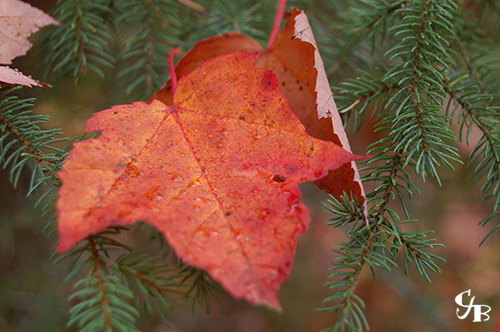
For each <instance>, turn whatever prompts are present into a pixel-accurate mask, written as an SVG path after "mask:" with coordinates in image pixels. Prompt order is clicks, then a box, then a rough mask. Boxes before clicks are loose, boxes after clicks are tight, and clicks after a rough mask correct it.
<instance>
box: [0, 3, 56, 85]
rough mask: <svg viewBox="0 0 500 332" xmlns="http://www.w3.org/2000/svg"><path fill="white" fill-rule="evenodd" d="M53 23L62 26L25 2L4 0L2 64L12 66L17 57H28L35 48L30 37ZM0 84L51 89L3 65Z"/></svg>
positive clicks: (0, 44)
mask: <svg viewBox="0 0 500 332" xmlns="http://www.w3.org/2000/svg"><path fill="white" fill-rule="evenodd" d="M50 24H54V25H61V24H60V23H59V22H57V21H56V20H55V19H53V18H52V17H50V16H49V15H47V14H45V13H44V12H43V11H41V10H40V9H38V8H35V7H32V6H31V5H29V4H27V3H25V2H22V1H19V0H2V1H0V64H4V65H8V64H11V63H12V60H13V59H14V58H16V57H18V56H22V55H25V54H26V52H27V51H28V50H29V49H30V48H31V46H32V44H31V43H30V42H29V40H28V37H29V36H31V34H33V33H35V32H37V31H38V30H39V29H40V28H41V27H44V26H46V25H50ZM0 81H2V82H5V83H9V84H19V85H24V86H28V87H31V86H45V87H47V86H50V85H48V84H45V83H41V82H39V81H37V80H34V79H32V78H31V77H29V76H25V75H23V74H22V73H21V72H19V71H17V70H13V69H11V68H9V67H6V66H0Z"/></svg>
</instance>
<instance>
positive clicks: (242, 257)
mask: <svg viewBox="0 0 500 332" xmlns="http://www.w3.org/2000/svg"><path fill="white" fill-rule="evenodd" d="M256 60H257V54H256V53H247V52H236V53H232V54H228V55H225V56H220V57H217V58H215V59H213V60H211V61H208V62H205V63H204V64H203V65H202V66H200V67H199V68H197V69H195V70H194V71H192V72H191V73H190V74H188V75H186V76H184V77H183V78H182V79H181V80H180V81H179V84H178V86H177V90H176V93H175V95H174V98H173V106H171V107H169V106H166V105H165V104H163V103H161V102H160V101H153V102H152V103H151V104H146V103H142V102H137V103H134V104H132V105H122V106H115V107H113V108H111V109H109V110H105V111H102V112H99V113H96V114H95V115H94V116H93V117H92V118H91V119H89V120H88V121H87V126H86V129H85V130H86V131H96V130H99V131H101V133H102V134H101V136H100V137H98V138H97V139H89V140H87V141H84V142H79V143H76V144H75V147H74V148H73V150H72V151H71V152H70V156H69V159H68V160H67V161H66V162H65V163H64V164H63V167H62V171H61V172H59V173H58V176H59V178H60V179H61V181H62V186H61V189H60V191H59V200H58V203H57V210H58V212H57V213H58V231H59V234H60V240H59V244H58V250H59V251H60V252H64V251H66V250H68V249H69V248H71V247H72V246H73V245H74V244H75V243H77V242H78V241H80V240H82V239H84V238H85V237H87V236H88V235H91V234H93V233H96V232H98V231H100V230H102V229H104V228H106V227H108V226H119V225H126V224H130V223H133V222H135V221H137V220H141V221H145V222H147V223H150V224H152V225H153V226H154V227H156V228H157V229H158V230H159V231H161V232H162V233H163V234H164V235H165V237H166V239H167V241H168V242H169V244H170V245H171V246H172V247H173V248H174V250H175V251H176V253H177V255H178V256H179V257H180V258H182V260H183V261H184V262H185V263H187V264H189V265H192V266H195V267H198V268H201V269H204V270H206V271H207V272H208V273H209V274H210V275H211V276H212V277H213V278H214V279H215V280H217V281H219V282H220V283H221V284H222V285H223V286H224V287H225V289H226V290H228V291H229V293H231V294H232V295H233V296H234V297H236V298H245V299H246V300H248V301H249V302H250V303H253V304H265V305H267V306H270V307H272V308H275V309H280V304H279V301H278V295H277V292H278V289H279V286H280V284H281V283H282V282H283V281H285V280H286V279H287V278H288V276H289V273H290V269H291V264H292V261H293V256H294V251H295V246H296V238H297V237H298V236H299V235H300V234H302V233H303V232H304V231H305V230H306V228H307V225H308V223H309V216H308V209H307V207H305V206H304V205H303V204H302V203H301V202H300V201H299V197H300V195H301V194H300V191H299V188H298V183H301V182H304V181H312V180H316V179H319V178H321V177H323V176H325V175H326V174H327V172H328V170H331V169H335V168H338V167H340V166H341V165H342V164H344V163H346V162H350V161H352V160H354V159H357V157H355V156H353V155H352V154H351V153H350V152H348V151H346V150H344V149H342V148H340V147H339V146H337V145H335V144H334V143H332V142H326V141H322V140H318V139H315V138H313V137H311V136H309V135H307V134H306V132H305V129H304V127H303V126H302V124H301V123H300V121H299V120H298V119H297V117H296V116H295V115H294V114H293V113H292V112H291V110H290V108H289V107H288V105H287V103H286V101H285V99H284V98H283V95H282V94H281V93H280V90H279V82H278V80H277V78H276V75H275V74H274V73H273V72H271V71H270V70H267V69H256V68H255V63H256Z"/></svg>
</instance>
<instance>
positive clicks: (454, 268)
mask: <svg viewBox="0 0 500 332" xmlns="http://www.w3.org/2000/svg"><path fill="white" fill-rule="evenodd" d="M30 3H32V4H33V5H34V6H37V7H38V8H41V9H44V10H46V11H48V10H49V9H50V8H52V7H53V6H54V4H55V3H54V1H51V0H39V1H30ZM299 5H300V4H299ZM303 5H304V6H306V7H308V8H309V10H308V11H307V14H308V15H309V16H310V17H311V16H314V15H319V13H316V12H315V10H314V8H315V1H305V2H304V3H303ZM302 8H304V7H302ZM270 16H272V15H270ZM271 23H272V22H271ZM269 26H270V23H266V24H264V27H263V31H267V30H265V29H267V27H269ZM493 37H494V38H497V37H495V36H493ZM37 38H38V36H37V35H35V36H33V38H31V40H32V41H33V43H34V44H35V45H36V42H37V40H38V39H37ZM326 40H327V39H326V38H325V39H321V38H320V39H319V45H320V50H321V45H322V42H326ZM36 61H37V60H36V55H35V53H34V51H30V53H29V54H28V55H27V56H25V57H22V58H19V59H17V60H16V61H15V62H14V66H16V67H18V68H19V69H20V70H21V71H23V72H27V73H32V72H34V68H35V65H36ZM330 61H331V60H330ZM33 76H34V77H35V78H36V74H34V75H33ZM166 77H167V73H165V78H166ZM332 84H334V83H332ZM23 93H24V94H25V95H26V96H36V97H37V98H38V100H37V102H36V105H35V107H34V109H33V110H34V112H35V113H37V114H47V115H50V116H51V119H50V121H49V122H48V123H47V126H49V127H51V128H53V127H59V128H62V129H63V131H64V135H65V136H68V137H72V136H74V135H80V134H81V133H83V128H84V125H85V120H86V119H88V118H89V117H90V116H91V115H92V114H93V113H94V112H97V111H100V110H103V109H106V108H107V107H109V106H110V105H115V104H121V103H128V102H130V101H132V100H131V97H130V96H128V95H126V94H125V93H124V92H123V91H120V89H119V88H118V87H117V85H116V84H115V82H113V80H102V79H100V78H99V77H97V76H95V75H93V74H92V73H89V74H88V75H87V76H85V77H84V78H82V79H81V80H80V81H79V82H78V84H74V82H73V81H72V80H69V79H68V80H67V81H58V82H57V83H55V84H54V87H53V88H52V89H50V90H43V91H42V90H41V89H33V90H29V89H24V90H23ZM473 134H474V132H473ZM473 136H474V135H473ZM376 139H377V137H376V136H375V134H374V133H373V128H372V127H371V124H370V122H369V121H367V122H365V124H364V125H363V127H362V129H361V131H360V132H358V133H356V134H354V135H350V140H351V144H352V146H353V150H354V152H355V153H357V154H364V153H365V152H366V150H367V146H368V145H369V144H370V143H371V142H373V141H375V140H376ZM458 147H459V149H460V153H461V154H462V155H463V156H466V155H467V154H468V152H470V147H468V146H466V145H459V146H458ZM454 167H455V172H452V171H450V170H449V169H443V170H442V171H441V173H440V174H441V175H442V185H441V186H439V185H438V184H437V183H436V181H434V180H433V179H427V181H426V182H425V183H418V186H419V188H420V189H421V191H422V194H416V195H415V196H414V198H413V200H411V201H409V212H410V215H411V216H413V217H414V218H416V219H418V222H416V223H413V224H412V225H411V227H413V229H415V230H421V231H424V230H428V229H432V230H435V233H434V237H435V238H436V239H437V242H440V243H443V244H444V247H443V248H438V249H436V250H435V251H434V253H436V254H438V255H440V256H442V257H443V258H445V259H446V262H441V263H439V266H440V267H441V268H442V270H443V271H442V273H440V274H431V278H432V283H428V282H427V281H425V279H424V278H422V277H420V275H419V274H418V273H417V271H415V270H412V269H410V274H409V275H408V276H407V275H405V274H404V271H403V269H394V270H393V271H392V272H391V273H387V272H384V271H377V280H374V279H373V276H372V275H371V273H370V272H369V271H368V270H367V269H365V271H364V273H363V274H362V276H361V282H360V283H359V288H358V295H360V296H361V298H363V300H364V301H365V303H366V309H365V312H366V315H367V318H368V321H369V323H370V327H371V330H372V331H383V332H391V331H408V332H412V331H415V332H416V331H419V332H422V331H429V332H431V331H433V332H434V331H436V332H437V331H463V332H467V331H485V332H498V331H500V254H499V249H500V242H499V234H500V233H499V232H496V233H494V234H493V235H492V236H490V237H489V239H488V240H487V241H486V242H485V243H484V244H483V245H482V246H479V243H480V242H481V240H482V239H483V238H484V236H485V235H486V234H487V233H488V232H489V230H490V229H491V227H492V226H493V225H494V224H497V223H498V222H499V220H498V217H497V218H496V219H494V220H492V221H491V223H490V224H489V225H488V226H486V227H484V228H483V227H480V226H478V225H477V224H478V222H479V221H481V220H482V219H483V218H485V217H486V216H488V215H489V214H490V212H491V209H492V205H491V202H488V201H482V200H481V195H480V189H479V186H478V185H474V184H473V181H472V169H471V168H470V167H467V165H460V164H454ZM29 180H30V178H29V174H27V173H26V174H24V176H23V177H22V178H21V180H20V183H19V185H18V186H17V188H13V187H12V186H11V184H10V183H9V170H8V169H5V170H0V185H1V187H0V188H1V190H0V331H1V332H13V331H23V332H24V331H26V332H28V331H73V330H75V329H74V328H72V327H67V326H66V322H67V320H68V310H69V304H68V302H67V297H68V296H69V294H70V291H71V287H70V286H69V285H67V284H65V283H64V281H63V279H64V277H65V276H66V268H67V266H65V265H64V264H60V265H55V264H54V263H53V260H52V259H51V255H52V248H53V247H54V244H55V243H56V241H57V239H56V238H55V236H51V237H49V236H47V235H45V234H44V233H43V228H44V226H45V225H46V223H47V221H48V219H49V218H50V216H42V215H41V212H42V210H41V208H35V207H34V206H33V205H34V200H32V199H26V197H25V194H26V191H27V190H26V188H27V187H28V184H29ZM301 188H302V191H303V195H304V197H303V202H304V203H305V204H306V205H307V206H308V207H309V208H310V209H311V226H310V229H309V230H308V232H307V233H306V234H305V235H304V236H302V237H301V238H300V239H299V241H298V247H297V254H296V258H295V263H294V268H293V271H292V274H291V277H290V280H289V281H288V282H287V283H285V284H284V285H283V287H282V290H281V291H280V299H281V301H282V305H283V309H284V311H283V313H276V312H273V311H270V310H268V309H266V308H256V307H252V306H250V305H248V304H247V303H245V302H243V301H236V300H234V299H232V298H231V297H230V296H228V295H221V296H220V297H219V300H220V304H219V303H217V302H215V301H213V303H212V305H211V312H210V314H207V313H206V312H205V311H204V309H203V308H196V309H195V311H194V313H193V312H192V311H191V310H190V309H183V308H180V307H179V308H177V312H176V313H168V315H169V317H170V319H171V327H170V328H168V327H166V326H165V325H164V324H163V323H162V322H161V320H160V319H159V315H153V316H151V317H149V321H148V322H144V323H143V325H142V326H141V330H142V331H151V332H160V331H172V332H225V331H228V332H233V331H234V332H261V331H262V332H274V331H276V332H309V331H311V332H312V331H319V330H321V329H324V328H326V327H328V326H331V325H332V324H333V322H334V320H335V313H334V312H329V311H327V312H321V311H317V310H316V309H317V308H321V307H322V306H324V305H323V304H322V300H323V299H324V298H325V297H326V296H328V294H329V292H330V290H329V289H328V288H326V287H324V286H323V284H324V283H325V282H328V280H329V279H328V273H327V272H328V271H327V270H328V268H329V267H330V266H331V263H332V262H333V260H334V259H335V257H336V254H335V253H334V252H332V250H331V248H332V247H334V246H335V245H337V244H339V243H341V242H343V241H344V240H346V236H345V234H344V233H343V231H342V230H338V229H335V228H333V227H331V226H328V222H329V219H330V218H332V215H331V213H330V212H328V210H327V209H326V208H325V206H324V202H326V201H327V200H328V196H327V195H326V193H324V192H322V191H321V190H319V189H317V188H316V187H315V186H314V185H312V184H305V185H302V186H301ZM368 190H369V188H368ZM395 209H396V210H397V205H396V206H395ZM147 232H148V229H147V227H142V228H141V229H140V230H136V231H131V233H133V235H130V234H126V235H124V238H123V240H124V241H127V244H129V245H132V246H135V245H136V246H144V245H146V246H147V242H145V241H144V239H145V238H147V236H146V235H145V234H146V233H147ZM468 289H471V291H472V293H473V295H474V296H475V304H485V305H488V306H490V307H491V308H492V311H491V312H490V313H489V315H490V317H491V319H490V320H489V321H487V322H482V323H473V322H472V314H471V315H469V317H467V318H466V319H465V320H459V319H458V318H457V315H456V309H457V304H456V303H455V301H454V299H455V296H457V295H458V294H459V293H461V292H463V291H466V290H468ZM461 312H463V309H462V311H461Z"/></svg>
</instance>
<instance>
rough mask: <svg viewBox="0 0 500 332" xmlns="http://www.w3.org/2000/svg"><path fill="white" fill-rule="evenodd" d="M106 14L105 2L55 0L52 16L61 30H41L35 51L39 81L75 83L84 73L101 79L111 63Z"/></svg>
mask: <svg viewBox="0 0 500 332" xmlns="http://www.w3.org/2000/svg"><path fill="white" fill-rule="evenodd" d="M110 13H111V11H110V7H109V0H97V1H94V0H92V1H90V0H59V5H58V6H57V7H56V8H55V10H54V12H53V16H54V17H55V18H56V19H57V20H58V21H59V22H60V23H62V26H61V27H53V26H52V27H49V28H48V29H45V30H44V33H43V37H42V41H41V43H40V45H42V46H41V47H40V49H39V51H38V53H39V59H38V62H37V67H38V69H39V70H40V71H41V72H42V77H43V78H44V79H46V78H47V77H49V76H50V77H54V78H57V79H60V78H62V77H67V76H69V77H73V78H75V79H76V80H78V79H79V78H80V77H81V76H83V75H85V74H86V73H87V70H88V69H90V70H92V71H93V72H95V73H97V74H98V75H100V76H101V77H104V71H103V70H104V69H105V68H112V67H113V63H114V62H115V57H114V56H113V54H112V53H111V48H110V47H109V44H110V41H111V40H112V38H111V33H110V28H109V25H108V23H107V22H106V18H107V17H108V15H109V14H110Z"/></svg>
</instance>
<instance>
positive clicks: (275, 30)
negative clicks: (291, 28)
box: [267, 0, 286, 49]
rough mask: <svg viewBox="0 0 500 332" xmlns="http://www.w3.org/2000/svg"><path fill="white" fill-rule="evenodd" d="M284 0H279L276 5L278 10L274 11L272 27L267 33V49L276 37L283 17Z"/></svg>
mask: <svg viewBox="0 0 500 332" xmlns="http://www.w3.org/2000/svg"><path fill="white" fill-rule="evenodd" d="M285 6H286V0H280V3H279V5H278V11H277V12H276V17H275V18H274V23H273V29H272V30H271V34H270V35H269V41H268V42H267V49H270V48H271V47H272V46H273V43H274V39H276V35H277V34H278V30H279V28H280V24H281V20H282V19H283V12H284V11H285Z"/></svg>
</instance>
